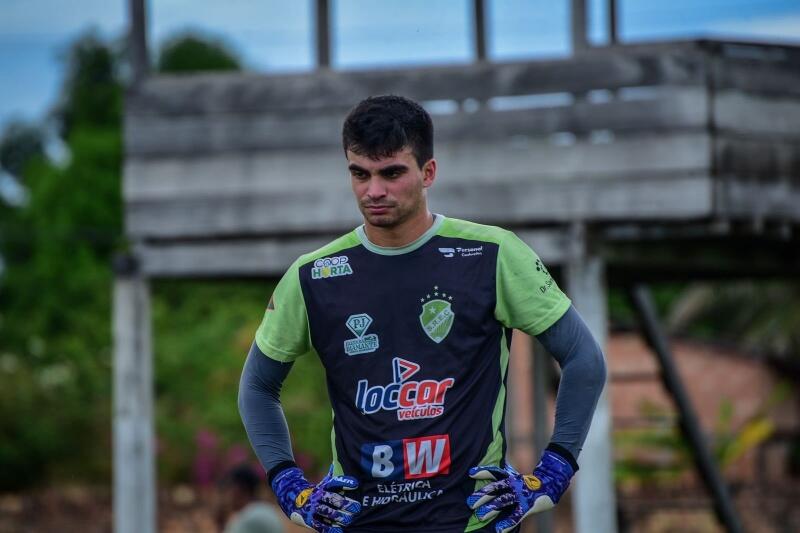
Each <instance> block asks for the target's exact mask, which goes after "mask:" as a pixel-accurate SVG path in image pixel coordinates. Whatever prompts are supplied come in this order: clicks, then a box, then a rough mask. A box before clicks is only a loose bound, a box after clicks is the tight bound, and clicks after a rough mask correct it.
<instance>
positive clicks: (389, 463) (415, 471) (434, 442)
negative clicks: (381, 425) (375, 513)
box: [361, 435, 450, 479]
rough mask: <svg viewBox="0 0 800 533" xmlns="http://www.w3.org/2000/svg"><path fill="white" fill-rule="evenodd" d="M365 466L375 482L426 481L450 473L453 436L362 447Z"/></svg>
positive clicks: (389, 442) (405, 440)
mask: <svg viewBox="0 0 800 533" xmlns="http://www.w3.org/2000/svg"><path fill="white" fill-rule="evenodd" d="M361 466H362V467H363V468H364V472H365V473H366V474H367V475H368V476H370V477H372V478H374V479H397V478H399V477H401V476H402V477H403V478H404V479H425V478H431V477H435V476H441V475H445V474H449V473H450V435H432V436H429V437H415V438H411V439H402V440H393V441H387V442H373V443H369V444H364V445H363V446H361Z"/></svg>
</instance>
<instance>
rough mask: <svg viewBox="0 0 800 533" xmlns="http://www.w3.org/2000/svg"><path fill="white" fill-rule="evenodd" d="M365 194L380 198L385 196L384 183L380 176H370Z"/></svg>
mask: <svg viewBox="0 0 800 533" xmlns="http://www.w3.org/2000/svg"><path fill="white" fill-rule="evenodd" d="M367 196H369V197H370V198H381V197H383V196H386V184H385V183H384V182H383V180H382V179H381V178H380V176H372V178H371V179H370V180H369V186H368V187H367Z"/></svg>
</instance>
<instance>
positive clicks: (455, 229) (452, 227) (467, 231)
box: [438, 218, 509, 244]
mask: <svg viewBox="0 0 800 533" xmlns="http://www.w3.org/2000/svg"><path fill="white" fill-rule="evenodd" d="M507 233H509V231H507V230H504V229H503V228H498V227H497V226H487V225H485V224H478V223H476V222H470V221H468V220H460V219H458V218H446V219H445V220H444V222H443V223H442V226H441V227H440V228H439V231H438V235H441V236H442V237H453V238H456V239H469V240H473V241H483V242H492V243H495V244H500V241H502V240H503V237H504V236H505V234H507Z"/></svg>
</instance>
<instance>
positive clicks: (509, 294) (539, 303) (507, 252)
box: [495, 231, 571, 335]
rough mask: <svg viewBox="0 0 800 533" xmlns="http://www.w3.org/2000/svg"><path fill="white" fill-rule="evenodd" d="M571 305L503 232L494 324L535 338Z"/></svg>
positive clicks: (538, 262) (536, 258)
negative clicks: (517, 330)
mask: <svg viewBox="0 0 800 533" xmlns="http://www.w3.org/2000/svg"><path fill="white" fill-rule="evenodd" d="M570 304H571V302H570V300H569V298H567V296H566V295H565V294H564V293H563V292H561V289H559V288H558V285H556V282H555V280H554V279H553V277H552V276H551V275H550V272H548V271H547V268H546V267H545V266H544V263H543V262H542V260H541V259H539V256H537V255H536V253H535V252H534V251H533V250H531V248H530V247H529V246H528V245H527V244H525V243H524V242H522V240H521V239H520V238H519V237H517V236H516V235H514V234H513V233H512V232H510V231H508V232H506V234H505V236H504V238H503V240H502V241H501V242H500V250H499V251H498V255H497V306H496V307H495V317H496V318H497V320H498V321H500V323H502V324H503V325H505V326H506V327H510V328H516V329H520V330H522V331H524V332H525V333H527V334H529V335H538V334H540V333H542V332H543V331H545V330H546V329H547V328H549V327H550V326H552V325H553V324H554V323H555V322H556V321H557V320H558V319H559V318H561V317H562V316H563V315H564V313H566V312H567V309H569V306H570Z"/></svg>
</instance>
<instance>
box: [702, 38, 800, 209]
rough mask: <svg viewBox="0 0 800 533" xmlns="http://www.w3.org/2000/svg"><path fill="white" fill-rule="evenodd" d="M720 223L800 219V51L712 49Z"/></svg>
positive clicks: (763, 47)
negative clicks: (727, 219)
mask: <svg viewBox="0 0 800 533" xmlns="http://www.w3.org/2000/svg"><path fill="white" fill-rule="evenodd" d="M707 46H708V48H709V49H710V52H711V53H710V58H711V59H710V61H711V82H710V89H711V91H712V104H711V109H712V112H713V115H712V116H713V127H714V132H715V136H714V140H713V146H714V161H713V166H714V169H715V176H716V179H717V184H716V194H715V211H716V212H717V213H718V216H719V217H720V218H729V219H739V220H741V219H745V220H747V219H750V220H756V221H759V222H763V221H768V220H772V221H778V222H780V221H786V222H794V223H796V222H799V221H800V47H788V46H775V45H766V44H759V45H754V44H747V43H713V42H712V43H708V44H707Z"/></svg>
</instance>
